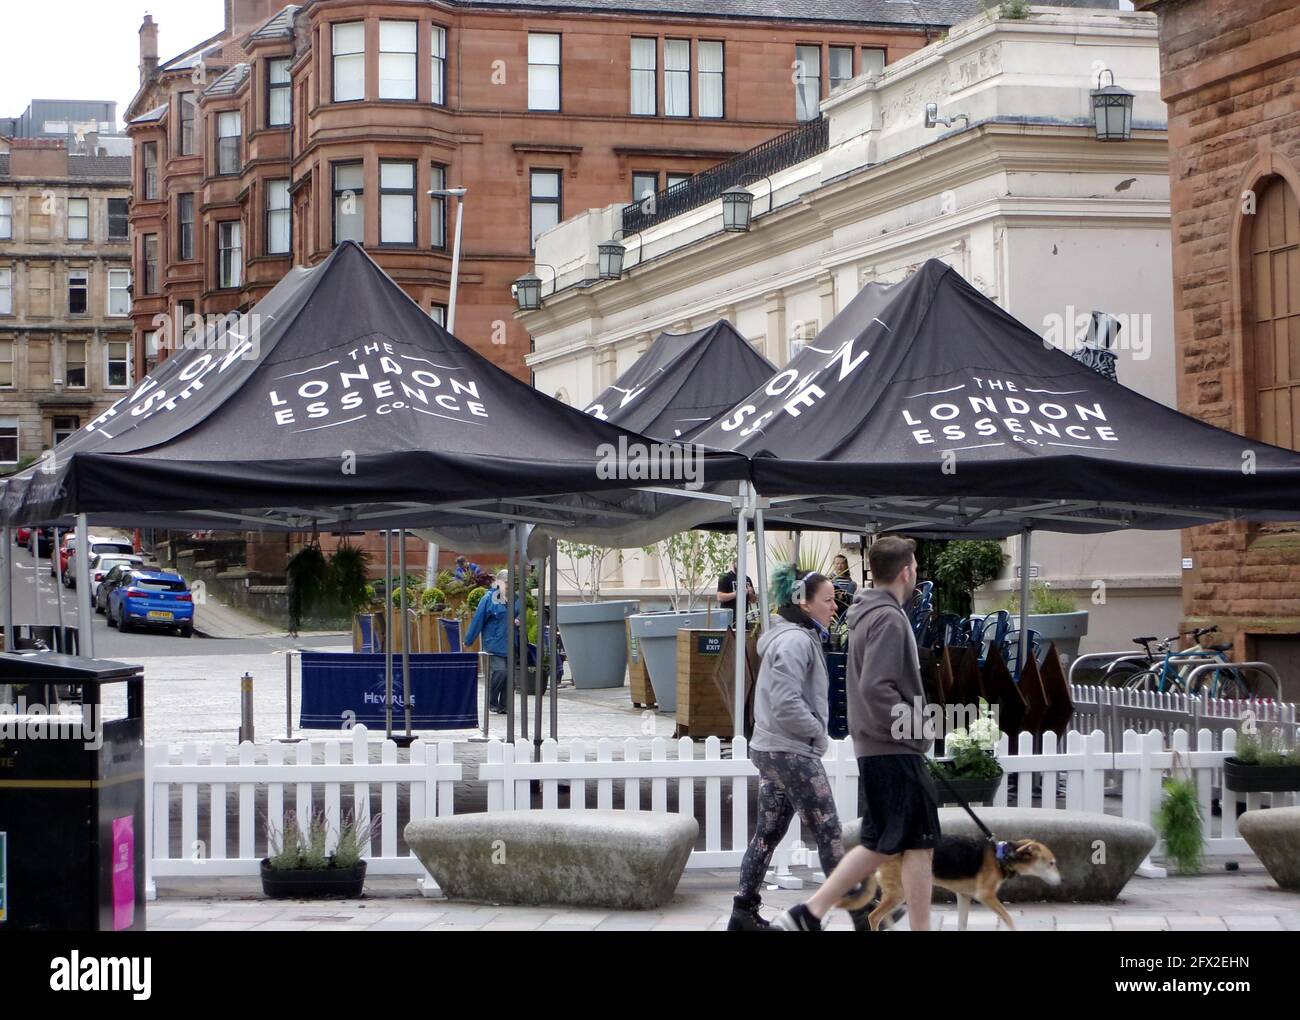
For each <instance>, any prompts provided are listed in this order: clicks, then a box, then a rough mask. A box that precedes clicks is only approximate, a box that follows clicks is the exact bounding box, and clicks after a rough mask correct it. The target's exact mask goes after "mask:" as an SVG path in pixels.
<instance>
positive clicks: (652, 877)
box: [406, 810, 699, 910]
mask: <svg viewBox="0 0 1300 1020" xmlns="http://www.w3.org/2000/svg"><path fill="white" fill-rule="evenodd" d="M698 836H699V823H698V822H696V820H695V819H694V818H692V817H690V816H689V815H678V814H660V813H656V812H651V811H562V810H541V811H489V812H482V813H478V814H467V815H449V816H447V817H445V818H424V819H420V820H418V821H414V822H411V823H410V824H409V825H407V827H406V842H407V843H408V844H409V845H410V847H411V850H412V852H413V853H414V854H415V856H416V857H418V858H419V860H420V863H421V864H423V865H424V866H425V868H426V869H428V871H429V874H431V875H432V876H433V877H434V880H435V881H436V882H437V883H438V885H439V887H440V888H441V889H442V891H443V893H444V894H445V895H446V896H447V897H448V898H449V899H459V900H477V901H482V902H488V903H526V904H563V905H566V906H591V907H597V906H599V907H612V908H615V909H621V910H650V909H653V908H656V907H662V906H663V905H664V904H666V903H667V902H668V901H669V900H671V899H672V896H673V892H674V891H675V890H676V889H677V883H678V881H679V880H680V879H681V877H682V871H683V869H684V868H685V867H686V861H687V859H688V858H689V857H690V855H691V850H692V848H693V847H694V846H695V840H696V838H697V837H698Z"/></svg>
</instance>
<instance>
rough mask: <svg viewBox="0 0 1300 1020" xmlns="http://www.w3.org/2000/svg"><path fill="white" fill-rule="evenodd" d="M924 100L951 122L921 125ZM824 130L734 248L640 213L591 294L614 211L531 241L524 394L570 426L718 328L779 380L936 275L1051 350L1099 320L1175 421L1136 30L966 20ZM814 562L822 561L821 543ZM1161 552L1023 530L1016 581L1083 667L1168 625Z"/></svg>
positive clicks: (642, 573) (870, 87)
mask: <svg viewBox="0 0 1300 1020" xmlns="http://www.w3.org/2000/svg"><path fill="white" fill-rule="evenodd" d="M1103 71H1105V72H1106V77H1105V82H1104V83H1105V84H1109V83H1110V79H1111V75H1112V74H1113V79H1114V82H1115V83H1116V84H1118V85H1120V86H1122V87H1123V88H1125V89H1127V90H1128V91H1130V92H1132V93H1133V94H1134V96H1135V98H1134V103H1133V120H1132V124H1133V128H1132V134H1131V138H1130V139H1129V140H1128V141H1123V142H1102V141H1099V140H1098V139H1097V137H1096V133H1095V129H1094V125H1093V116H1092V111H1091V99H1090V92H1091V90H1093V89H1095V88H1097V87H1098V80H1099V74H1101V73H1102V72H1103ZM927 103H937V104H938V115H939V117H940V118H941V119H942V118H950V119H951V121H952V123H951V124H950V126H944V125H943V124H939V125H937V126H935V127H927V126H926V123H925V121H926V104H927ZM822 112H823V115H824V116H825V118H826V120H827V129H828V137H827V139H826V145H825V147H824V149H823V151H820V152H819V153H817V154H816V155H814V156H812V157H811V158H806V159H804V160H802V161H801V162H797V163H793V164H792V165H786V166H784V167H782V168H779V169H774V170H772V171H771V172H769V173H767V174H766V175H765V176H763V177H757V178H754V179H753V180H752V181H750V182H747V186H748V188H749V190H750V191H752V192H753V193H754V195H755V199H754V203H753V211H754V220H753V224H752V227H751V229H750V230H749V231H748V232H745V233H727V232H724V231H723V229H722V210H721V201H720V200H719V199H718V198H713V200H712V201H708V202H706V203H704V204H701V205H698V206H696V207H695V208H690V209H688V210H687V211H684V212H681V213H679V214H677V215H672V216H660V217H653V216H652V217H650V219H651V220H653V222H651V223H650V224H649V225H648V226H645V227H644V228H643V229H641V230H640V232H639V234H634V233H632V232H630V231H629V232H628V233H627V235H626V236H625V237H624V238H623V240H624V243H625V245H626V248H627V255H626V259H625V262H624V273H623V277H622V278H621V279H618V280H600V279H599V276H598V270H597V247H596V246H597V244H599V243H600V242H603V241H606V240H609V239H610V238H611V237H613V236H614V235H615V231H616V230H618V229H620V228H621V227H622V226H623V224H624V220H623V207H622V206H611V207H608V208H605V209H598V210H591V211H589V212H587V213H584V214H582V215H580V216H577V217H575V218H573V219H571V220H568V221H566V222H564V223H561V224H560V225H559V226H557V227H555V228H554V229H552V230H551V231H549V232H548V233H546V234H544V235H543V236H542V237H541V238H539V240H538V243H537V253H536V261H537V265H538V267H539V268H538V269H537V270H535V272H536V273H537V275H538V276H539V277H541V278H542V280H543V281H544V286H543V291H542V294H543V307H542V308H541V310H539V311H535V312H529V313H523V314H522V315H521V321H522V322H523V323H524V324H525V326H526V328H527V329H528V331H529V333H531V334H532V336H533V339H534V353H533V355H532V356H531V358H530V359H529V360H530V364H531V367H532V369H533V371H534V373H535V379H536V385H537V386H538V387H539V388H540V389H543V390H544V391H546V392H548V393H551V394H554V395H556V396H558V397H560V398H561V399H563V400H566V401H568V402H569V403H572V404H576V405H579V406H583V405H585V403H586V402H587V401H589V400H590V399H591V398H592V397H593V396H594V395H595V394H596V393H598V392H600V390H601V389H603V388H604V387H605V386H607V385H608V384H609V383H611V382H612V381H613V380H614V379H615V378H616V377H617V375H618V374H619V373H620V372H622V371H623V370H624V369H626V368H627V367H628V366H629V365H630V364H631V363H632V362H633V361H634V360H635V359H636V358H637V357H638V355H639V354H640V353H641V352H643V351H644V350H645V349H646V347H647V346H648V344H649V342H650V340H651V339H652V338H653V337H654V336H655V335H656V334H657V333H659V332H661V331H663V330H672V331H685V330H689V329H697V328H699V327H701V326H703V325H706V324H707V323H709V322H712V321H714V320H716V319H719V318H725V319H728V320H730V321H731V322H732V323H733V324H734V325H735V326H736V327H737V329H738V330H739V331H740V332H741V333H742V334H743V335H744V336H745V337H747V338H748V339H749V340H751V341H752V342H753V343H754V344H755V345H757V346H758V347H759V348H760V349H761V350H762V351H763V352H764V353H765V354H766V355H767V356H768V357H769V358H770V359H771V360H772V361H773V362H775V363H776V364H777V365H782V364H784V363H785V362H786V361H788V359H789V357H790V355H791V352H792V350H793V349H795V345H797V344H799V343H800V342H802V341H804V340H807V339H810V338H812V337H813V336H815V335H816V334H817V332H818V330H819V329H820V328H821V327H822V326H823V325H824V324H826V323H827V322H829V321H830V319H831V318H832V317H833V316H834V315H835V314H836V312H837V311H839V310H840V309H841V308H843V307H844V305H845V304H846V303H847V302H848V301H849V300H850V299H851V298H852V297H853V295H854V294H855V293H856V292H857V291H858V289H859V288H860V287H861V286H862V285H863V284H864V283H866V282H868V281H872V280H878V281H885V282H888V281H893V280H897V279H901V278H902V277H903V276H905V275H906V274H907V273H908V272H909V271H911V270H912V269H913V268H914V267H916V266H917V265H919V264H920V263H921V262H922V261H923V260H925V259H927V258H938V259H942V260H943V261H945V262H947V263H949V264H951V265H953V266H954V267H955V268H957V269H958V270H959V271H960V272H961V273H962V274H963V275H964V276H965V277H966V278H967V279H968V280H969V281H970V282H971V283H972V284H974V285H975V286H976V287H978V288H979V289H980V290H981V291H982V292H983V293H985V294H987V295H988V296H989V297H991V298H992V299H994V300H995V301H997V302H998V303H999V304H1000V305H1001V306H1002V307H1004V308H1005V309H1007V310H1008V311H1009V312H1011V313H1012V314H1013V315H1015V316H1016V317H1017V318H1019V319H1020V320H1021V321H1023V322H1025V323H1026V324H1028V325H1029V326H1030V327H1031V328H1034V329H1036V330H1038V331H1039V332H1041V333H1042V334H1043V335H1044V337H1045V338H1046V339H1047V340H1049V341H1051V342H1053V343H1056V344H1057V345H1058V346H1067V345H1071V344H1073V343H1075V342H1076V340H1075V338H1076V336H1078V335H1079V333H1080V331H1081V329H1082V327H1083V324H1084V323H1086V321H1087V318H1088V314H1089V313H1090V312H1091V311H1093V310H1094V309H1096V310H1102V311H1105V312H1108V313H1110V314H1112V315H1115V316H1117V317H1118V318H1119V319H1120V320H1121V322H1122V323H1123V325H1124V328H1123V331H1122V332H1121V334H1120V338H1119V343H1118V347H1119V361H1118V373H1119V379H1120V381H1121V382H1123V383H1124V384H1125V385H1128V386H1131V387H1133V388H1134V389H1136V390H1138V391H1140V392H1142V393H1144V394H1146V395H1147V396H1150V397H1152V398H1154V399H1156V400H1159V401H1161V402H1163V403H1166V404H1168V405H1171V406H1173V405H1174V404H1175V402H1176V397H1175V371H1174V346H1173V335H1174V322H1173V312H1172V294H1171V288H1170V282H1169V280H1170V219H1169V180H1168V174H1167V135H1166V116H1165V107H1164V104H1163V103H1162V101H1161V99H1160V95H1159V59H1158V52H1157V45H1156V24H1155V19H1154V17H1152V16H1151V15H1147V14H1137V13H1132V12H1119V11H1098V10H1074V9H1065V8H1050V7H1035V8H1032V9H1031V13H1030V15H1029V17H1028V18H1025V19H1021V20H1008V19H1001V20H999V19H997V18H995V17H991V16H988V15H983V16H980V17H977V18H974V19H971V20H969V21H966V22H963V23H961V24H959V25H956V26H954V27H953V28H952V30H951V31H950V32H949V33H948V34H947V36H946V37H945V38H943V39H941V40H940V41H938V42H936V43H933V44H931V45H930V46H928V47H926V48H925V49H923V50H920V51H918V52H916V53H914V54H912V55H910V56H908V57H906V58H904V59H903V60H900V61H898V62H897V63H895V64H891V65H889V66H887V67H886V68H885V69H884V70H883V71H881V72H879V73H878V74H876V75H871V76H863V77H860V78H857V79H854V80H853V81H851V82H849V83H847V84H846V85H844V86H842V87H841V88H840V89H838V90H837V91H835V92H834V93H832V94H831V96H830V97H829V98H828V99H827V100H825V101H824V102H823V104H822ZM742 158H743V157H742ZM693 186H702V184H701V182H700V181H698V180H697V181H694V182H691V183H690V184H688V185H687V187H693ZM769 194H770V199H769ZM629 222H630V221H629ZM549 267H553V268H554V272H553V273H552V271H551V268H549ZM821 544H822V546H823V547H824V548H825V549H826V550H827V552H829V551H831V549H832V547H834V548H835V549H838V545H839V536H827V537H826V538H825V539H823V541H822V543H821ZM1007 552H1008V556H1009V557H1010V559H1009V561H1008V568H1007V571H1006V574H1005V576H1004V578H1003V579H1002V580H1000V581H998V582H995V583H994V584H993V585H991V586H989V587H990V589H995V590H992V591H988V592H986V593H985V597H984V598H983V599H982V600H981V601H982V602H984V603H985V604H987V603H988V602H991V601H994V600H998V599H1001V598H1002V597H1003V596H1004V595H1005V594H1006V592H1005V589H1006V588H1008V587H1010V586H1011V585H1012V584H1013V583H1014V581H1013V578H1014V577H1015V573H1016V567H1017V563H1016V557H1017V555H1018V549H1017V543H1016V542H1015V541H1014V540H1013V541H1010V542H1008V543H1007ZM1180 555H1181V554H1180V548H1179V535H1178V533H1177V532H1154V533H1153V532H1144V533H1125V534H1119V535H1104V536H1094V537H1078V536H1066V535H1052V534H1049V533H1046V532H1043V533H1040V534H1039V535H1038V536H1037V537H1036V539H1035V541H1034V545H1033V561H1034V562H1033V566H1034V567H1036V568H1037V576H1039V577H1040V578H1042V579H1044V580H1046V581H1048V582H1049V583H1050V584H1051V585H1052V586H1053V587H1054V588H1057V589H1063V590H1069V591H1072V592H1074V593H1075V594H1076V596H1077V601H1078V608H1087V609H1089V610H1090V611H1091V614H1092V616H1091V621H1090V633H1089V638H1088V640H1087V641H1086V643H1085V650H1086V649H1087V648H1093V649H1098V648H1100V649H1105V648H1120V647H1125V646H1126V645H1127V644H1128V642H1129V639H1130V638H1131V637H1133V636H1134V635H1137V634H1161V635H1167V634H1171V633H1173V631H1174V629H1175V628H1176V627H1177V622H1178V618H1179V611H1180V587H1179V584H1180V579H1179V567H1180ZM659 573H660V571H658V570H656V569H655V568H654V566H653V565H650V566H649V567H648V568H647V566H646V565H644V564H643V563H642V562H641V558H640V556H639V554H635V553H629V554H628V556H627V557H625V559H624V561H623V564H622V568H621V570H619V571H617V572H616V573H614V574H612V575H611V576H610V577H609V579H608V580H607V582H606V584H605V588H604V590H605V594H607V595H608V594H613V593H615V592H617V593H619V594H628V595H640V596H642V597H653V596H655V595H656V594H658V593H659V592H661V591H662V588H661V587H660V581H659ZM855 573H856V566H855ZM997 589H1001V590H997Z"/></svg>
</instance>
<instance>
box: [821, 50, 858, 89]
mask: <svg viewBox="0 0 1300 1020" xmlns="http://www.w3.org/2000/svg"><path fill="white" fill-rule="evenodd" d="M827 52H828V54H829V58H830V60H829V63H830V74H831V91H834V90H835V89H837V88H839V87H840V86H841V85H843V84H844V83H845V82H847V81H849V80H850V79H852V77H853V47H852V46H832V47H831V48H830V49H829V50H828V51H827Z"/></svg>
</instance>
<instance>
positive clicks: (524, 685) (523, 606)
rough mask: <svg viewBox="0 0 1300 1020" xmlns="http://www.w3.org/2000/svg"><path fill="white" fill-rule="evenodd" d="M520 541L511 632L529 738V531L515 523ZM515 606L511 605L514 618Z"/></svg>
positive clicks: (522, 722)
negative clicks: (515, 620)
mask: <svg viewBox="0 0 1300 1020" xmlns="http://www.w3.org/2000/svg"><path fill="white" fill-rule="evenodd" d="M515 528H516V535H517V536H518V542H519V587H518V588H516V589H515V591H516V593H517V594H516V598H515V600H514V601H515V602H517V603H518V606H519V617H518V619H519V626H518V627H517V628H515V630H513V631H512V632H511V633H512V634H515V635H517V636H516V637H515V670H516V672H517V674H518V677H519V738H520V739H521V740H523V741H525V742H527V740H528V532H527V530H526V529H525V528H524V526H523V525H522V524H517V525H515ZM514 610H515V607H514V606H513V605H512V606H511V607H510V613H511V616H510V619H511V620H514V619H515V616H514Z"/></svg>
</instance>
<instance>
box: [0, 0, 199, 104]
mask: <svg viewBox="0 0 1300 1020" xmlns="http://www.w3.org/2000/svg"><path fill="white" fill-rule="evenodd" d="M224 10H225V5H224V4H223V3H222V0H40V2H33V0H22V2H18V0H8V2H6V3H5V5H4V13H3V15H2V16H0V17H2V18H3V29H2V30H0V116H5V117H17V116H18V115H19V114H21V113H22V112H23V111H24V110H25V109H27V104H28V103H30V102H31V101H32V100H33V99H111V100H116V101H117V116H118V120H119V122H120V121H121V119H122V116H123V114H125V113H126V105H127V103H129V102H130V101H131V98H132V97H133V96H134V95H135V93H136V89H137V87H138V86H139V82H140V71H139V64H140V35H139V32H140V22H141V21H142V20H143V19H144V14H145V12H146V11H147V12H149V13H150V14H152V15H153V20H154V21H155V22H157V23H158V56H159V59H160V60H167V59H169V58H170V57H173V56H175V55H176V54H177V53H180V52H182V51H183V50H186V49H188V48H189V47H191V46H193V45H194V44H195V43H197V42H201V41H202V40H204V39H206V38H208V36H210V35H213V34H215V33H216V32H219V31H220V30H221V28H222V25H223V24H224V21H225V15H224Z"/></svg>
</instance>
